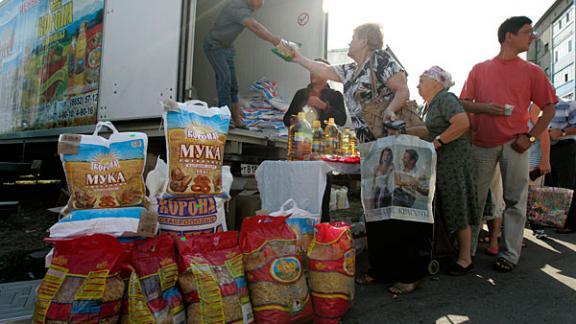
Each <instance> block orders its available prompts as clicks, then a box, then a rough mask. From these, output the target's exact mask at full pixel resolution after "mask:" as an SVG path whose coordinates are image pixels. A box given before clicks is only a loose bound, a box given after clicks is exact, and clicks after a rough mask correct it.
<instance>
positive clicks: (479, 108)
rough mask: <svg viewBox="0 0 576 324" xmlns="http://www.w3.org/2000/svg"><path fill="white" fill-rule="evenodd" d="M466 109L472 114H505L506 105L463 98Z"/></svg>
mask: <svg viewBox="0 0 576 324" xmlns="http://www.w3.org/2000/svg"><path fill="white" fill-rule="evenodd" d="M461 101H462V105H463V106H464V110H466V112H468V113H472V114H488V115H504V106H502V105H498V104H494V103H480V102H473V101H471V100H461Z"/></svg>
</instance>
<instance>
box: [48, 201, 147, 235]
mask: <svg viewBox="0 0 576 324" xmlns="http://www.w3.org/2000/svg"><path fill="white" fill-rule="evenodd" d="M157 230H158V215H156V214H155V213H153V212H150V211H148V210H147V209H146V208H144V207H126V208H113V209H89V210H73V211H70V212H69V213H66V214H64V217H63V218H62V219H60V220H59V221H58V223H56V224H54V225H52V227H50V229H49V232H50V238H70V237H75V236H84V235H91V234H108V235H113V236H116V237H120V236H148V237H151V236H154V235H156V232H157Z"/></svg>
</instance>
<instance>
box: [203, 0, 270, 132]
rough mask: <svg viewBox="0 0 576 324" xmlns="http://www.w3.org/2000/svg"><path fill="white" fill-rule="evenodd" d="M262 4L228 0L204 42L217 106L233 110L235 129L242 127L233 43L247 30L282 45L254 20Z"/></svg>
mask: <svg viewBox="0 0 576 324" xmlns="http://www.w3.org/2000/svg"><path fill="white" fill-rule="evenodd" d="M263 4H264V0H229V1H228V2H227V3H226V4H225V5H224V8H223V9H222V11H221V12H220V14H219V15H218V18H216V22H215V23H214V26H213V27H212V29H211V30H210V32H209V33H208V36H207V37H206V38H205V39H204V53H205V54H206V56H207V57H208V61H210V65H212V68H213V69H214V73H215V74H216V90H217V91H218V105H219V106H228V107H230V108H231V110H232V122H233V126H242V121H241V119H240V106H239V104H238V81H237V79H236V69H235V66H234V56H235V51H234V47H233V44H234V40H235V39H236V38H237V37H238V35H240V33H241V32H242V31H243V30H244V29H245V28H248V29H249V30H250V31H252V32H253V33H254V34H256V36H258V37H259V38H261V39H263V40H265V41H267V42H269V43H271V44H272V45H273V46H276V45H277V44H278V43H279V42H280V37H278V36H276V35H274V34H272V33H270V31H268V29H266V27H264V26H263V25H262V24H260V23H259V22H258V21H256V20H255V19H254V18H253V16H252V15H253V13H254V11H255V10H258V9H260V8H261V7H262V5H263Z"/></svg>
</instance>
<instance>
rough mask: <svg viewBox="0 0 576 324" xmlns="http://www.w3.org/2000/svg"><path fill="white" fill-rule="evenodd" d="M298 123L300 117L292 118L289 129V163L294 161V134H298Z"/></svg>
mask: <svg viewBox="0 0 576 324" xmlns="http://www.w3.org/2000/svg"><path fill="white" fill-rule="evenodd" d="M297 122H298V117H297V116H296V115H292V116H290V126H289V127H288V154H287V155H288V156H287V159H288V161H292V160H294V155H295V154H296V152H295V151H294V134H295V133H296V123H297Z"/></svg>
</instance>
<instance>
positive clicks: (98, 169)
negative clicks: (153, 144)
mask: <svg viewBox="0 0 576 324" xmlns="http://www.w3.org/2000/svg"><path fill="white" fill-rule="evenodd" d="M102 127H107V128H109V129H110V130H112V134H111V135H110V137H109V138H108V139H106V138H104V137H101V136H99V135H98V133H99V132H100V130H101V129H102ZM147 147H148V137H147V136H146V134H144V133H138V132H122V133H120V132H118V130H117V129H116V128H115V127H114V125H112V123H111V122H99V123H98V124H97V125H96V129H95V131H94V133H93V134H92V135H76V134H62V135H60V138H59V140H58V153H59V154H60V159H61V160H62V164H63V167H64V172H65V173H66V181H67V183H68V189H69V191H70V200H69V202H68V207H69V208H70V209H73V210H74V209H102V208H118V207H132V206H142V205H143V204H144V199H145V193H146V191H145V186H144V177H143V172H144V166H145V164H146V150H147Z"/></svg>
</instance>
